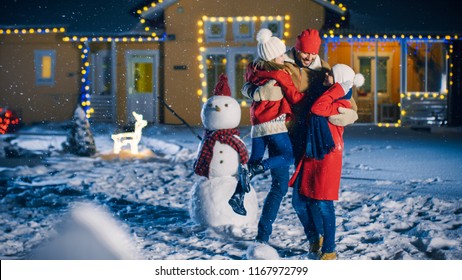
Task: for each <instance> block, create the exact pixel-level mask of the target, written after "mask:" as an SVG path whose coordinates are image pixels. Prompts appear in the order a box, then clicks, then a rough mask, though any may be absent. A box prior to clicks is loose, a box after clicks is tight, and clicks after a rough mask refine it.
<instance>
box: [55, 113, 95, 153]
mask: <svg viewBox="0 0 462 280" xmlns="http://www.w3.org/2000/svg"><path fill="white" fill-rule="evenodd" d="M63 150H64V151H66V152H69V153H72V154H75V155H78V156H92V155H94V154H95V153H96V145H95V140H94V139H93V135H92V133H91V130H90V123H89V122H88V120H87V118H86V116H85V112H84V111H83V109H82V107H80V106H77V108H76V109H75V112H74V117H73V118H72V125H71V130H70V132H69V134H68V135H67V140H66V142H64V143H63Z"/></svg>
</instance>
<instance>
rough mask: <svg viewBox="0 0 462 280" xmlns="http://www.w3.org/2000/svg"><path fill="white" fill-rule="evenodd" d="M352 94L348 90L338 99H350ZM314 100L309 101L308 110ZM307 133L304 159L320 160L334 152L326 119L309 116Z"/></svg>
mask: <svg viewBox="0 0 462 280" xmlns="http://www.w3.org/2000/svg"><path fill="white" fill-rule="evenodd" d="M352 93H353V92H352V90H351V89H350V90H349V91H348V93H347V94H346V95H345V96H343V97H342V98H339V99H350V98H351V95H352ZM316 99H317V98H311V99H310V103H309V107H310V108H311V106H312V105H313V103H314V100H316ZM307 132H308V133H307V137H306V151H305V156H306V157H309V158H314V159H317V160H322V159H324V157H325V156H326V155H327V154H328V153H330V152H332V151H333V150H334V148H335V142H334V139H333V138H332V134H331V132H330V129H329V124H328V121H327V118H326V117H322V116H318V115H315V114H311V117H310V119H309V123H308V130H307Z"/></svg>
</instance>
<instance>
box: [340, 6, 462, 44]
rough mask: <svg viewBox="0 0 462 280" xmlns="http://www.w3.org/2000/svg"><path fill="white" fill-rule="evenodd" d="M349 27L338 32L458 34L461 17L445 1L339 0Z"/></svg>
mask: <svg viewBox="0 0 462 280" xmlns="http://www.w3.org/2000/svg"><path fill="white" fill-rule="evenodd" d="M341 2H342V3H343V4H344V5H345V6H346V7H347V11H348V14H349V26H347V27H346V28H345V29H343V30H341V31H340V33H345V32H351V33H359V34H375V33H379V34H384V33H394V34H413V35H418V34H423V35H433V34H434V35H456V34H458V35H460V34H462V17H461V16H460V12H459V11H458V10H457V8H456V7H455V6H454V4H453V3H451V2H453V1H448V0H440V1H433V0H406V1H403V0H383V1H370V0H341Z"/></svg>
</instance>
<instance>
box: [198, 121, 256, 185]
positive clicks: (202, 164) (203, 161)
mask: <svg viewBox="0 0 462 280" xmlns="http://www.w3.org/2000/svg"><path fill="white" fill-rule="evenodd" d="M239 134H240V132H239V130H238V129H237V128H233V129H220V130H207V129H206V130H205V131H204V137H203V138H204V140H202V147H201V150H200V151H199V155H198V157H197V159H196V162H195V163H194V172H195V173H196V174H197V175H199V176H204V177H207V178H208V177H209V167H210V162H211V161H212V157H213V147H214V146H215V142H216V141H218V142H220V143H221V144H226V145H229V146H231V147H232V148H233V149H234V150H236V151H237V152H238V153H239V157H240V159H241V161H240V163H242V164H246V163H247V162H248V161H249V154H248V152H247V148H246V146H245V144H244V142H243V141H242V140H241V139H240V138H239V137H235V136H239Z"/></svg>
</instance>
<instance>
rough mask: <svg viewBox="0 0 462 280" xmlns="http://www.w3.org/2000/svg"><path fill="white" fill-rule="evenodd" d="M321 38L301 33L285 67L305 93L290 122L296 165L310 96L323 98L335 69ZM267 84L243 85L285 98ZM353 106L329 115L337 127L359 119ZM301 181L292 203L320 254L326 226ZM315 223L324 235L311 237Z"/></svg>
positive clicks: (257, 96) (248, 92)
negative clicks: (313, 214)
mask: <svg viewBox="0 0 462 280" xmlns="http://www.w3.org/2000/svg"><path fill="white" fill-rule="evenodd" d="M320 46H321V38H320V37H319V32H318V31H317V30H315V29H306V30H304V31H303V32H302V33H300V35H298V36H297V41H296V43H295V46H294V47H293V48H291V49H290V50H288V51H287V52H286V57H285V63H284V64H285V66H286V69H287V71H288V72H289V73H290V74H291V78H292V80H293V82H294V84H295V87H296V88H297V89H298V91H299V92H300V93H302V94H304V96H303V98H302V99H301V100H300V101H299V102H297V103H294V104H291V108H292V113H293V119H292V120H291V121H290V122H289V123H288V125H287V126H288V131H289V136H290V139H291V143H292V146H293V153H294V158H295V166H297V165H298V162H299V161H300V160H301V159H302V158H303V156H304V153H305V149H306V138H307V128H308V126H307V125H308V114H309V110H310V105H309V104H310V102H311V103H312V101H313V100H310V98H317V97H319V96H320V95H321V94H322V93H323V92H324V91H325V90H326V89H327V88H326V87H325V86H324V85H323V81H324V79H325V77H326V73H328V72H329V71H330V70H331V67H330V65H329V64H328V63H327V62H325V61H324V60H322V59H321V58H320V57H319V48H320ZM273 85H274V83H270V82H269V83H267V84H266V85H264V86H260V87H257V86H255V85H252V84H249V83H246V84H245V85H244V86H243V88H242V93H243V95H244V96H247V97H249V98H252V99H253V100H255V101H263V100H277V99H280V98H282V97H283V94H282V92H281V88H280V87H275V86H273ZM351 103H352V109H345V108H340V109H341V110H340V109H339V113H340V114H338V115H335V116H332V117H329V122H331V123H332V124H334V125H337V126H346V125H349V124H352V123H354V121H356V120H357V119H358V114H357V113H356V111H357V106H356V103H355V101H354V100H353V98H352V99H351ZM299 184H300V183H299V182H296V183H295V184H294V190H293V196H292V205H293V207H294V209H295V211H296V213H297V216H298V218H299V220H300V222H301V223H302V225H303V228H304V230H305V233H306V235H307V239H308V241H309V242H310V248H309V250H310V252H313V253H318V252H319V251H320V248H321V246H322V234H323V231H322V225H321V222H320V221H314V220H313V219H312V217H309V216H308V211H307V208H308V207H310V205H308V203H307V200H306V197H304V196H301V195H300V193H299V188H300V186H299ZM313 226H316V228H317V229H318V232H320V233H321V236H311V235H312V234H311V232H313V231H312V228H313Z"/></svg>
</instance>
